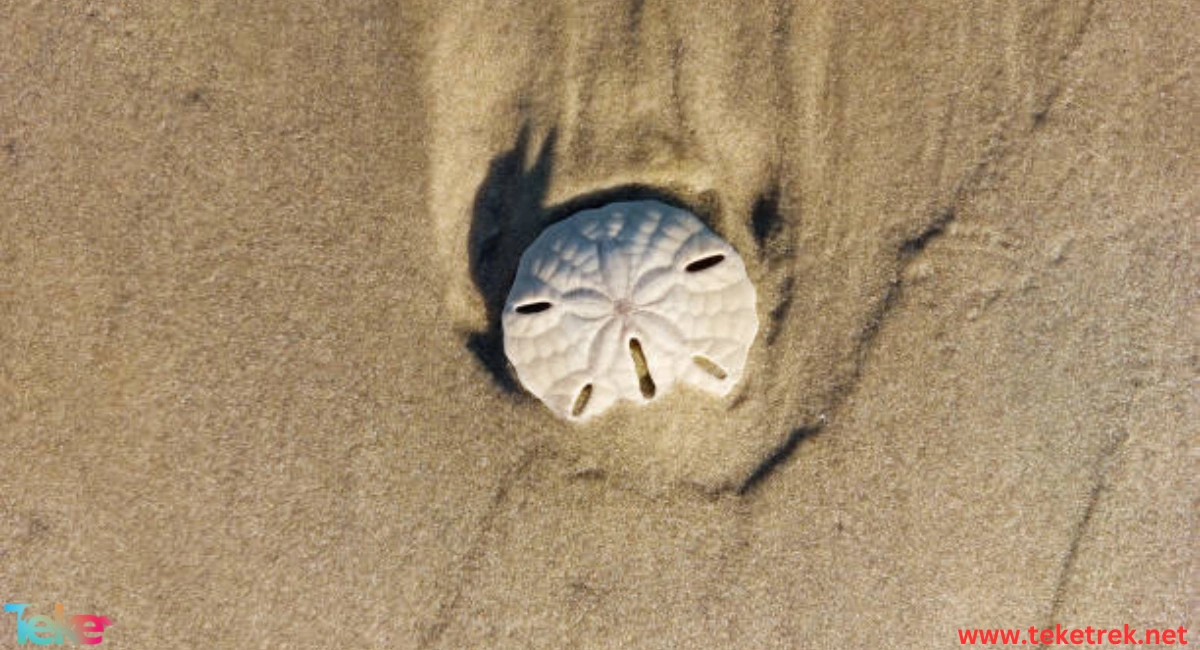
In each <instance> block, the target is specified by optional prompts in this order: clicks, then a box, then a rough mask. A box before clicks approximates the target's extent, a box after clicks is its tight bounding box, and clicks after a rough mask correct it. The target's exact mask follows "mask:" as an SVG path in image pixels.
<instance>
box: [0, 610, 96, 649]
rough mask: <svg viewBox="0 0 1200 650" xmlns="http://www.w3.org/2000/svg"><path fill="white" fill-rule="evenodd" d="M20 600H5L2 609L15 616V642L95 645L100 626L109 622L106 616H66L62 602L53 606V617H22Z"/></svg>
mask: <svg viewBox="0 0 1200 650" xmlns="http://www.w3.org/2000/svg"><path fill="white" fill-rule="evenodd" d="M28 607H29V605H27V604H24V603H6V604H5V605H4V611H6V612H10V613H14V614H16V615H17V645H25V644H26V643H32V644H33V645H51V644H53V645H62V644H63V643H66V642H67V641H68V640H70V641H71V642H73V643H82V644H84V645H98V644H99V643H100V642H101V641H103V640H104V636H103V634H104V628H106V627H108V626H109V625H112V621H110V620H109V619H108V617H107V616H96V615H95V614H76V615H74V616H72V617H70V618H67V616H66V614H65V613H63V604H62V603H58V604H56V605H55V606H54V616H53V617H51V616H47V615H46V614H39V615H37V616H30V617H29V618H25V609H26V608H28Z"/></svg>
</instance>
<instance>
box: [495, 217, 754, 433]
mask: <svg viewBox="0 0 1200 650" xmlns="http://www.w3.org/2000/svg"><path fill="white" fill-rule="evenodd" d="M501 322H502V326H503V329H504V352H505V354H506V355H507V356H508V359H509V362H510V363H511V364H512V366H513V368H514V370H515V371H516V374H517V378H518V379H519V380H520V382H521V384H522V385H523V386H524V387H525V388H526V389H527V390H529V392H531V393H533V394H534V395H535V396H537V397H538V398H539V399H541V400H542V402H544V403H545V404H546V406H548V407H549V408H550V410H551V411H553V412H554V413H555V414H556V415H558V416H560V417H563V418H566V419H568V420H573V421H582V420H587V419H589V418H591V417H594V416H596V415H599V414H600V413H602V412H604V411H605V410H607V409H608V408H609V407H611V406H613V405H614V404H615V403H616V402H618V401H620V400H630V401H633V402H639V403H644V402H649V401H651V400H654V399H656V398H657V397H659V396H661V395H663V394H665V393H666V392H667V391H669V390H670V389H671V387H672V386H673V385H674V384H675V383H676V382H681V383H684V384H688V385H691V386H695V387H697V388H699V389H702V390H704V391H707V392H710V393H713V394H716V395H726V394H728V393H729V392H730V391H731V390H732V389H733V387H734V386H735V385H736V384H737V382H738V381H739V380H740V378H741V376H742V371H743V369H744V367H745V363H746V356H747V354H748V353H749V350H750V346H751V345H752V344H753V342H754V337H755V335H756V334H757V332H758V315H757V311H756V297H755V292H754V285H753V284H751V282H750V279H749V278H748V277H747V275H746V268H745V265H744V264H743V262H742V259H741V257H739V256H738V254H737V251H735V250H734V249H733V247H732V246H730V245H729V244H728V243H726V242H725V241H724V240H722V239H721V238H720V237H718V236H717V235H716V234H714V233H713V232H712V231H711V230H709V229H708V228H707V227H705V225H704V224H703V223H701V222H700V220H699V219H697V218H696V217H694V216H692V215H691V214H690V213H688V212H687V211H685V210H683V209H680V208H676V207H673V206H670V205H667V204H665V203H662V202H659V201H630V202H619V203H610V204H608V205H605V206H603V207H600V208H597V209H593V210H584V211H581V212H579V213H577V214H575V215H572V216H571V217H569V218H567V219H565V220H563V221H560V222H558V223H556V224H554V225H552V226H550V227H549V228H547V229H546V230H545V231H544V232H542V234H541V235H540V236H539V237H538V238H537V240H536V241H534V242H533V244H532V245H530V246H529V248H528V249H526V251H525V253H524V255H522V257H521V262H520V265H519V266H518V268H517V274H516V278H515V279H514V281H513V287H512V290H511V291H510V292H509V296H508V301H507V303H506V304H505V306H504V312H503V314H502V316H501Z"/></svg>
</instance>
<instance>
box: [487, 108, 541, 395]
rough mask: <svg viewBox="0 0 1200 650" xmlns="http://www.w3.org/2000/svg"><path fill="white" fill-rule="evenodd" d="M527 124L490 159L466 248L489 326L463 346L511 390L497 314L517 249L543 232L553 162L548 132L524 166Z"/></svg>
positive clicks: (513, 382) (516, 389)
mask: <svg viewBox="0 0 1200 650" xmlns="http://www.w3.org/2000/svg"><path fill="white" fill-rule="evenodd" d="M529 137H530V136H529V126H528V125H525V126H523V127H521V131H520V133H518V134H517V140H516V142H515V143H514V144H513V147H512V149H509V150H508V151H505V152H503V153H501V154H499V155H497V156H496V157H495V158H493V159H492V162H491V164H490V165H488V172H487V175H486V176H484V179H483V182H482V183H480V185H479V189H478V190H477V191H476V193H475V202H474V204H473V206H472V210H471V229H470V231H469V233H468V235H467V238H468V241H467V251H468V259H469V264H470V270H471V280H472V282H474V283H475V288H476V289H477V290H478V291H479V295H480V296H481V297H482V298H483V302H484V306H485V308H486V309H487V322H488V327H487V330H485V331H483V332H475V333H472V334H470V335H469V336H468V338H467V348H468V349H469V350H471V352H472V353H474V354H475V356H476V357H477V358H478V359H479V361H480V363H482V364H483V366H484V367H485V368H486V369H487V370H488V372H490V373H492V376H493V377H495V378H496V381H497V383H499V384H500V386H501V387H502V388H503V389H504V390H506V391H509V392H513V393H515V392H519V387H518V386H517V382H516V379H515V378H514V377H513V375H512V373H511V372H510V370H509V368H508V361H507V359H506V358H505V356H504V336H503V333H502V332H501V330H500V313H501V311H503V309H504V300H505V298H506V296H507V294H508V288H509V286H510V285H512V280H513V277H514V276H515V275H516V273H517V264H518V263H519V262H520V260H521V253H522V251H524V250H525V248H526V247H528V246H529V244H531V243H533V240H534V239H536V238H537V236H538V233H540V232H541V230H542V228H543V224H545V223H546V220H545V210H544V207H543V204H544V202H545V197H546V187H547V185H548V183H549V180H550V173H551V169H552V168H553V164H554V160H553V157H554V142H555V139H556V137H557V136H556V132H555V131H551V132H550V134H549V135H547V136H546V140H545V141H544V142H543V143H542V146H541V148H540V149H539V150H538V153H537V159H536V160H534V162H533V164H532V166H530V167H529V168H528V169H526V167H525V161H526V160H527V159H528V157H529V156H528V149H529V146H530V142H529Z"/></svg>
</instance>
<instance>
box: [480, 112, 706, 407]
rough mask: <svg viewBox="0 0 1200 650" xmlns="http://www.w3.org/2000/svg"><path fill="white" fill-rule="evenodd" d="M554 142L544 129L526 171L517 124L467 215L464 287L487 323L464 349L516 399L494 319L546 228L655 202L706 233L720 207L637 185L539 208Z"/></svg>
mask: <svg viewBox="0 0 1200 650" xmlns="http://www.w3.org/2000/svg"><path fill="white" fill-rule="evenodd" d="M556 139H557V134H556V132H555V131H553V130H552V131H551V132H550V133H549V135H547V136H546V139H545V141H544V142H542V144H541V146H540V147H539V148H538V151H537V157H536V159H535V160H534V161H533V162H532V164H531V165H530V166H529V167H528V168H526V166H525V161H526V160H528V159H529V149H530V146H531V143H530V132H529V127H528V125H526V126H523V127H522V128H521V131H520V132H519V133H518V134H517V139H516V142H514V143H513V147H512V148H511V149H509V150H508V151H505V152H503V153H501V154H499V155H497V156H496V157H495V158H494V159H492V162H491V164H489V165H488V172H487V175H486V176H485V177H484V179H483V182H482V183H480V185H479V189H478V190H477V191H476V193H475V202H474V204H473V206H472V210H471V228H470V231H469V233H468V241H467V250H468V258H469V264H470V272H471V281H472V282H473V283H474V285H475V288H476V290H478V291H479V295H480V297H482V299H483V303H484V306H485V308H486V309H487V323H488V325H487V329H486V330H484V331H482V332H473V333H471V334H469V335H468V337H467V342H466V345H467V349H469V350H470V351H471V352H472V353H473V354H474V355H475V357H476V358H477V359H479V362H480V363H481V364H482V365H483V366H484V368H486V369H487V371H488V372H490V373H491V374H492V376H493V377H494V378H495V379H496V382H497V383H498V384H499V385H500V387H501V388H503V389H504V390H505V391H508V392H510V393H519V392H520V387H519V385H518V384H517V380H516V377H515V376H514V375H513V373H512V370H511V369H510V368H509V365H508V359H507V358H506V357H505V355H504V333H503V330H502V329H501V324H500V315H501V313H502V312H503V311H504V303H505V300H507V298H508V291H509V289H510V288H511V287H512V281H513V278H514V277H515V276H516V273H517V266H518V265H519V264H520V261H521V255H522V253H524V252H525V249H526V248H528V247H529V245H530V244H532V243H533V241H534V240H535V239H537V237H538V235H540V234H541V233H542V231H543V230H545V229H546V227H547V226H549V225H550V224H553V223H556V222H558V221H561V220H563V219H566V218H567V217H569V216H571V215H573V214H575V213H576V212H579V211H581V210H588V209H592V208H598V207H601V206H603V205H607V204H609V203H614V202H618V201H639V200H650V199H653V200H656V201H662V202H663V203H667V204H669V205H673V206H676V207H680V208H683V209H685V210H688V211H690V212H692V213H693V214H695V215H696V216H697V217H699V218H700V219H701V220H702V221H704V222H705V223H707V224H708V225H709V227H712V217H713V216H714V215H716V214H717V213H718V210H719V209H720V205H719V201H718V199H717V195H716V193H715V192H711V191H709V192H703V193H700V194H699V195H698V196H696V197H693V200H690V201H685V200H681V199H680V197H679V196H676V195H674V194H671V193H670V192H667V191H664V190H662V189H659V188H655V187H650V186H648V185H637V184H631V185H622V186H618V187H614V188H607V189H603V190H598V191H595V192H589V193H586V194H582V195H579V196H577V197H574V198H572V199H571V200H569V201H566V202H564V203H561V204H559V205H556V206H547V205H546V204H545V201H546V191H547V188H548V187H549V182H550V175H551V174H552V173H553V169H554V144H555V141H556Z"/></svg>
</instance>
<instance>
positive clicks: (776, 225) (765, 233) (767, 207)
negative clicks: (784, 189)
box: [750, 183, 783, 251]
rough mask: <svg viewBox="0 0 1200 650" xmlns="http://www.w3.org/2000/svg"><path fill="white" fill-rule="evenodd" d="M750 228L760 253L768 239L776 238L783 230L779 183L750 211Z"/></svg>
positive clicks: (756, 202)
mask: <svg viewBox="0 0 1200 650" xmlns="http://www.w3.org/2000/svg"><path fill="white" fill-rule="evenodd" d="M750 228H751V231H752V232H753V233H754V240H755V241H757V242H758V248H759V250H760V251H762V250H763V249H764V247H765V246H766V243H767V240H768V239H771V238H773V237H775V235H777V234H779V231H780V230H782V228H783V220H782V219H781V217H780V215H779V185H778V184H777V183H772V184H771V186H770V187H769V188H767V191H766V192H765V193H763V194H762V196H759V197H758V200H757V201H755V202H754V207H753V208H752V209H751V210H750Z"/></svg>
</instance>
